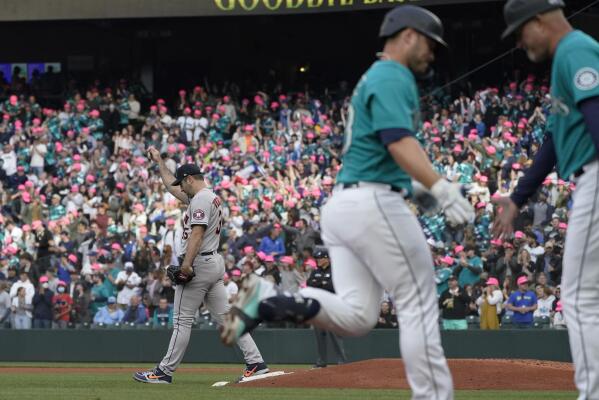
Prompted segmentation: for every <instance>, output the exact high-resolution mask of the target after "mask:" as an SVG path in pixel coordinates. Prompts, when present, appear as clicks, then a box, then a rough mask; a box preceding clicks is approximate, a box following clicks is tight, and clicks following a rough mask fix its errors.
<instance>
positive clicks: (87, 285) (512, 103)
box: [0, 75, 575, 329]
mask: <svg viewBox="0 0 599 400" xmlns="http://www.w3.org/2000/svg"><path fill="white" fill-rule="evenodd" d="M0 92H1V93H3V94H4V95H5V98H6V101H4V102H2V103H1V104H0V115H1V121H0V144H1V150H0V182H1V186H0V205H1V214H0V248H1V255H0V325H1V326H5V327H8V326H12V327H13V328H16V329H27V328H31V327H36V328H49V327H54V328H66V327H71V326H79V325H80V324H95V325H114V324H130V323H133V324H148V325H154V326H168V325H169V324H170V323H171V322H172V309H171V305H172V303H173V294H174V290H173V287H172V285H171V283H170V281H169V280H168V279H167V278H166V277H165V274H164V271H163V269H162V268H161V267H164V266H166V265H169V264H172V263H176V262H177V259H176V254H177V251H178V242H179V239H180V237H181V234H182V229H181V219H182V218H181V216H182V213H183V212H184V210H185V205H183V204H180V203H179V202H178V201H177V200H176V199H175V198H174V197H173V196H172V195H170V194H169V193H168V192H166V190H165V189H164V186H163V184H162V182H161V181H160V177H159V174H158V173H157V170H156V168H155V166H154V165H153V164H152V162H151V161H150V160H149V159H148V157H147V148H148V147H149V146H155V147H156V148H158V149H159V150H160V152H161V153H162V154H163V157H164V158H165V159H167V161H166V162H167V165H168V167H169V169H170V170H171V171H173V172H174V170H175V168H176V167H177V166H178V165H180V164H181V163H192V162H193V163H197V164H198V165H201V167H202V168H203V170H204V172H205V178H206V180H207V181H208V182H209V183H210V185H211V187H212V188H213V189H214V190H215V191H216V192H217V193H218V194H219V195H220V196H221V198H222V199H223V200H224V201H223V220H222V233H221V246H220V247H221V248H220V249H219V250H220V251H221V253H222V254H223V256H224V257H225V260H226V269H227V272H226V274H225V278H224V279H225V284H226V287H227V291H228V293H229V295H230V296H234V295H235V294H236V291H237V285H236V281H238V280H239V279H240V277H241V275H242V274H244V273H248V272H252V271H253V272H255V273H258V274H260V275H263V276H267V277H269V278H270V279H272V280H273V281H274V282H276V283H277V284H278V285H280V286H281V287H282V288H283V289H285V290H288V291H290V292H294V291H297V290H298V289H299V288H300V287H302V286H304V285H306V281H307V280H308V278H309V276H310V274H311V273H312V272H313V271H315V270H316V268H318V267H317V260H315V259H314V258H313V255H312V253H313V251H314V249H315V246H317V245H320V244H321V243H322V242H321V239H320V235H319V207H320V206H321V205H322V204H324V203H325V202H326V201H327V200H328V198H329V197H330V196H331V193H332V190H333V188H334V182H335V176H336V174H337V171H338V170H339V168H340V155H341V152H342V147H343V132H344V129H345V126H346V124H347V123H348V120H349V119H350V118H351V117H350V115H349V108H350V107H349V106H350V102H349V99H350V97H349V92H347V90H342V89H341V90H338V91H336V92H325V93H313V92H309V91H305V92H285V91H283V90H281V89H280V87H279V88H275V89H272V90H270V91H269V92H268V93H266V92H262V91H259V92H254V93H252V94H251V95H244V94H243V93H242V92H241V90H240V89H239V88H238V87H236V86H235V85H228V84H227V85H222V86H210V87H201V86H195V87H193V88H186V89H181V90H180V91H179V93H178V96H177V97H176V98H175V99H168V101H166V100H164V99H157V100H156V101H152V102H151V104H147V105H144V106H142V104H141V103H140V101H139V100H138V98H141V93H140V91H139V85H134V84H130V83H128V82H127V81H126V80H120V81H118V82H117V83H115V84H110V85H103V84H101V83H100V82H99V81H98V82H95V83H94V84H93V85H91V86H89V87H87V88H86V89H85V90H74V89H72V90H69V91H67V92H65V93H67V94H65V97H64V99H63V100H64V102H63V105H62V106H61V107H60V108H59V109H52V108H48V106H47V105H45V104H39V103H38V101H37V99H36V97H35V96H34V95H31V93H33V92H32V91H31V88H30V87H29V86H28V85H27V84H26V83H25V82H21V84H19V82H18V80H17V81H15V79H13V82H12V83H11V84H7V83H6V82H5V83H4V84H3V85H2V89H1V90H0ZM432 93H433V94H430V95H426V96H424V97H423V98H422V115H421V121H422V124H421V129H420V130H419V131H418V133H417V137H418V139H419V140H420V141H421V143H422V145H423V146H424V148H425V149H426V151H427V152H428V154H429V156H430V159H431V161H432V162H433V165H434V167H435V168H436V169H437V170H438V171H439V172H440V173H441V174H442V175H443V176H445V177H446V178H447V179H449V180H451V181H455V182H459V183H460V184H462V185H464V189H465V190H466V191H467V193H468V198H469V199H470V201H471V202H472V204H473V205H474V206H475V208H476V220H475V222H474V223H473V224H469V225H467V226H457V227H456V226H450V225H448V224H446V222H445V219H444V217H443V215H442V214H436V213H425V212H420V210H418V209H417V208H416V207H415V206H414V209H415V211H416V212H417V213H418V215H419V219H420V221H421V223H422V225H423V227H424V229H425V234H426V236H427V239H428V243H429V244H430V248H431V251H432V254H433V258H434V263H435V279H436V282H437V289H438V293H437V295H438V296H439V307H440V309H441V313H442V317H443V321H442V322H443V326H444V327H445V328H446V329H465V328H467V327H468V325H470V326H473V325H477V326H478V325H479V324H480V326H481V327H482V328H485V329H497V328H498V327H499V325H500V324H502V326H513V327H523V328H526V327H532V326H533V325H539V324H541V325H543V326H548V325H549V324H550V325H551V326H554V327H556V328H557V327H564V326H565V323H564V320H563V317H562V316H561V303H560V302H559V296H560V287H559V284H560V279H561V268H562V256H563V247H564V235H565V231H566V228H567V220H568V210H569V209H570V206H571V203H570V201H571V200H570V193H571V191H572V190H573V189H574V187H575V186H574V184H573V183H570V182H567V181H564V180H562V179H559V178H558V177H557V176H556V175H555V173H554V174H552V175H550V176H549V177H548V178H547V179H546V181H545V183H544V186H543V189H542V190H541V191H540V192H539V193H538V194H537V195H536V196H535V197H534V198H533V200H532V201H531V202H530V203H529V204H528V205H527V206H526V207H524V208H523V209H522V210H521V213H520V215H519V217H518V219H517V221H516V224H515V228H516V232H515V234H514V237H513V238H510V239H506V240H495V239H492V237H491V234H490V228H491V226H492V223H493V216H494V213H495V209H494V205H493V204H492V203H491V198H492V197H493V196H501V195H507V194H508V193H510V192H511V190H512V189H513V188H514V186H515V184H516V183H517V181H518V178H519V177H521V176H522V174H523V171H525V170H526V169H527V168H528V167H529V166H530V164H531V162H532V159H533V158H534V155H535V152H536V151H537V149H538V148H539V145H540V143H542V141H543V132H544V125H545V121H546V118H547V115H548V113H549V108H550V106H551V100H550V98H549V95H548V87H547V84H546V81H543V80H542V79H540V78H538V77H535V76H534V75H529V76H527V77H526V78H525V79H521V80H519V81H513V82H507V83H506V84H505V85H504V86H500V87H497V88H495V87H490V88H483V89H481V90H477V91H473V92H472V93H471V95H470V96H467V95H465V94H463V95H460V96H459V97H458V98H451V97H450V96H449V95H447V94H446V93H444V92H442V91H434V92H432ZM394 312H395V311H394V308H393V299H391V298H385V299H382V307H381V315H380V318H379V322H378V324H377V326H378V327H380V328H389V327H396V326H397V321H396V318H395V316H394ZM198 320H199V321H200V322H201V320H202V318H201V317H200V316H198Z"/></svg>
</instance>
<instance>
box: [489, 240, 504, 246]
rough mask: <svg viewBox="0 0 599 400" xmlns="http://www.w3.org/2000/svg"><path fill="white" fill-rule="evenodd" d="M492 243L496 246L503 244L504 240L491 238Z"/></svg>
mask: <svg viewBox="0 0 599 400" xmlns="http://www.w3.org/2000/svg"><path fill="white" fill-rule="evenodd" d="M491 244H493V245H495V246H501V245H502V244H503V241H502V240H501V239H491Z"/></svg>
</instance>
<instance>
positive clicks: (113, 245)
mask: <svg viewBox="0 0 599 400" xmlns="http://www.w3.org/2000/svg"><path fill="white" fill-rule="evenodd" d="M110 248H111V249H112V250H122V249H123V248H122V247H121V245H120V244H118V243H113V244H112V245H111V246H110Z"/></svg>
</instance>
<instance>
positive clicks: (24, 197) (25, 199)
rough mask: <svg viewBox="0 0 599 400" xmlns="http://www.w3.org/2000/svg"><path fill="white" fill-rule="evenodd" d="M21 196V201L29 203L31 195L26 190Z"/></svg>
mask: <svg viewBox="0 0 599 400" xmlns="http://www.w3.org/2000/svg"><path fill="white" fill-rule="evenodd" d="M21 198H22V199H23V201H24V202H25V203H31V195H30V194H29V193H28V192H24V193H23V194H22V195H21Z"/></svg>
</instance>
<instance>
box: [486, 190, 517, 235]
mask: <svg viewBox="0 0 599 400" xmlns="http://www.w3.org/2000/svg"><path fill="white" fill-rule="evenodd" d="M491 202H492V203H493V204H495V205H496V206H497V207H498V212H497V215H496V216H495V220H494V221H493V236H495V237H496V238H506V237H508V236H510V235H511V234H512V232H513V231H514V226H513V222H514V219H515V218H516V216H517V215H518V206H517V205H516V204H515V203H514V202H513V201H512V199H510V198H509V197H496V198H493V199H491Z"/></svg>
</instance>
